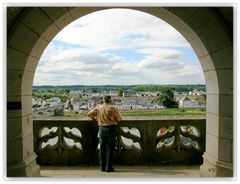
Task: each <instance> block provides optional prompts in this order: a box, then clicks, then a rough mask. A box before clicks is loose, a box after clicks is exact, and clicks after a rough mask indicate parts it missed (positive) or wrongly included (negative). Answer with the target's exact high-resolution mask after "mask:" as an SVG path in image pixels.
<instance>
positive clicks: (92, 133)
mask: <svg viewBox="0 0 240 184" xmlns="http://www.w3.org/2000/svg"><path fill="white" fill-rule="evenodd" d="M33 123H34V150H35V153H36V154H37V155H38V157H37V162H38V164H40V165H46V164H47V165H59V164H60V165H80V164H97V163H98V151H99V145H98V135H97V131H98V127H97V125H96V123H94V122H92V121H89V120H34V121H33ZM117 129H118V137H117V139H116V149H115V153H114V162H115V164H176V163H181V164H188V163H189V164H190V163H192V164H201V163H202V154H203V152H204V150H205V133H206V120H205V119H167V120H165V119H164V120H123V121H121V122H120V123H119V125H118V127H117Z"/></svg>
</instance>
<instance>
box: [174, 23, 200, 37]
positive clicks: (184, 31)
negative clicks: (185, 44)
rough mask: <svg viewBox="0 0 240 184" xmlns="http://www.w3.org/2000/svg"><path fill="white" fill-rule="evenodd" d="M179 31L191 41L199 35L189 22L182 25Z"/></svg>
mask: <svg viewBox="0 0 240 184" xmlns="http://www.w3.org/2000/svg"><path fill="white" fill-rule="evenodd" d="M178 31H179V32H180V33H181V35H182V36H183V37H184V38H185V39H186V40H187V41H190V40H192V39H193V38H194V37H196V36H197V35H196V33H195V32H194V31H193V30H192V28H190V27H189V26H188V25H187V24H184V25H183V26H181V27H180V29H179V30H178Z"/></svg>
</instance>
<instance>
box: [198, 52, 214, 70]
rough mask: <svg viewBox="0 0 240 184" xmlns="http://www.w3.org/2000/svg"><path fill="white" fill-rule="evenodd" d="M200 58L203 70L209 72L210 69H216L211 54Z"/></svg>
mask: <svg viewBox="0 0 240 184" xmlns="http://www.w3.org/2000/svg"><path fill="white" fill-rule="evenodd" d="M198 59H199V61H200V63H201V66H202V69H203V71H206V72H207V71H209V70H214V65H213V62H212V59H211V57H210V56H209V55H207V56H203V57H201V58H198Z"/></svg>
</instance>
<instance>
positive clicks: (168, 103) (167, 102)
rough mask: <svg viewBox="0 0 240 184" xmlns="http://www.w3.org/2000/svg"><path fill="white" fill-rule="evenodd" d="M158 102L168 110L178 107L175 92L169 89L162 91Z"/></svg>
mask: <svg viewBox="0 0 240 184" xmlns="http://www.w3.org/2000/svg"><path fill="white" fill-rule="evenodd" d="M157 101H158V102H159V103H161V104H162V105H163V106H165V107H166V108H174V107H176V106H177V102H176V101H175V100H174V94H173V91H172V90H171V88H168V87H166V88H162V89H161V95H160V96H159V97H158V99H157Z"/></svg>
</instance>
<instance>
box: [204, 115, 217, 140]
mask: <svg viewBox="0 0 240 184" xmlns="http://www.w3.org/2000/svg"><path fill="white" fill-rule="evenodd" d="M206 129H207V132H209V133H210V134H212V135H214V136H216V137H218V135H219V117H218V115H215V114H211V113H208V112H207V121H206Z"/></svg>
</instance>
